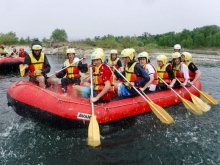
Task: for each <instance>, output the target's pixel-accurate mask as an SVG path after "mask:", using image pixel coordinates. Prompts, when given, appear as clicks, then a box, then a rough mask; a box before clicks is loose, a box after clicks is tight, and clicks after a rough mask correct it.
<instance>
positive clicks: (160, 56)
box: [156, 55, 168, 65]
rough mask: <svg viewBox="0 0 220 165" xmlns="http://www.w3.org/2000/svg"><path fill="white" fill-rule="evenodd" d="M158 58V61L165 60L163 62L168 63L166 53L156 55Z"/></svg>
mask: <svg viewBox="0 0 220 165" xmlns="http://www.w3.org/2000/svg"><path fill="white" fill-rule="evenodd" d="M156 60H157V61H162V62H163V64H164V65H165V64H166V63H167V61H168V60H167V56H165V55H159V56H157V57H156Z"/></svg>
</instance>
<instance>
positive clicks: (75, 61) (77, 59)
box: [47, 58, 83, 77]
mask: <svg viewBox="0 0 220 165" xmlns="http://www.w3.org/2000/svg"><path fill="white" fill-rule="evenodd" d="M82 59H83V58H81V59H79V58H75V59H74V61H73V62H72V63H71V64H70V65H68V66H66V67H64V68H62V69H60V70H58V71H57V72H60V71H62V70H64V69H66V68H68V67H70V66H71V65H73V64H75V63H77V62H79V61H81V60H82ZM54 75H55V73H54V74H51V75H49V76H47V77H52V76H54Z"/></svg>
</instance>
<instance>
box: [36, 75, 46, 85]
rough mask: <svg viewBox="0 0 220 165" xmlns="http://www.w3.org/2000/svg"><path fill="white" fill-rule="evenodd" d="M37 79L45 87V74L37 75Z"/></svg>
mask: <svg viewBox="0 0 220 165" xmlns="http://www.w3.org/2000/svg"><path fill="white" fill-rule="evenodd" d="M36 81H37V82H38V83H39V86H40V87H41V88H45V77H44V76H37V77H36Z"/></svg>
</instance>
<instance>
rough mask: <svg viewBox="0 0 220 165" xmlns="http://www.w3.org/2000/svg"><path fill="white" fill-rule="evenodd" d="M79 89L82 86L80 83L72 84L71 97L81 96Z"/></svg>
mask: <svg viewBox="0 0 220 165" xmlns="http://www.w3.org/2000/svg"><path fill="white" fill-rule="evenodd" d="M81 89H82V86H80V85H73V90H72V95H71V97H75V98H77V97H81Z"/></svg>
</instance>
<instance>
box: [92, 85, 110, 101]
mask: <svg viewBox="0 0 220 165" xmlns="http://www.w3.org/2000/svg"><path fill="white" fill-rule="evenodd" d="M110 87H111V84H110V81H106V82H105V86H104V88H103V89H102V91H101V92H100V93H99V94H98V95H97V96H96V97H93V98H91V101H92V102H96V101H97V100H99V99H100V98H101V97H102V96H103V95H104V94H106V93H107V92H108V90H109V88H110Z"/></svg>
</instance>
